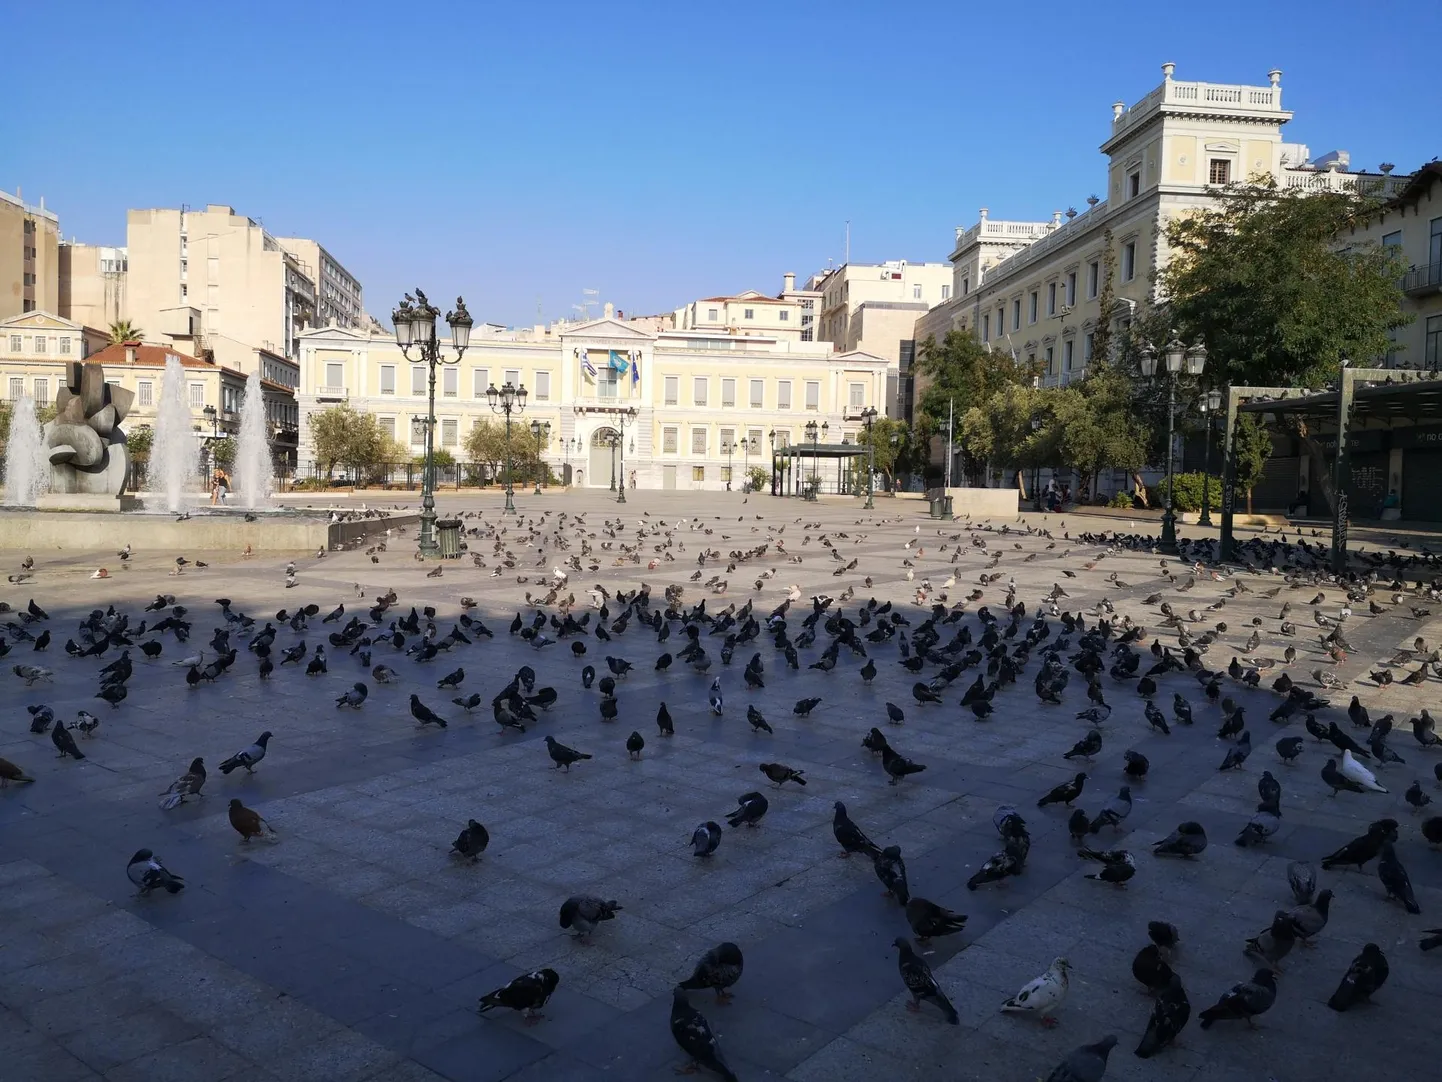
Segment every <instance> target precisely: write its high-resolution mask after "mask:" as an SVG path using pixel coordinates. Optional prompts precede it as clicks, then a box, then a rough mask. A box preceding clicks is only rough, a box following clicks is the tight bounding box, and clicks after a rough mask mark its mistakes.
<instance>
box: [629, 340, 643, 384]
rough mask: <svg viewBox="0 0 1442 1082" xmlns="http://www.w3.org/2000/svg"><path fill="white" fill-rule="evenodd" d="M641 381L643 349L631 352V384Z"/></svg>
mask: <svg viewBox="0 0 1442 1082" xmlns="http://www.w3.org/2000/svg"><path fill="white" fill-rule="evenodd" d="M640 382H641V351H640V350H639V349H638V350H633V351H632V353H631V386H632V387H635V386H636V384H638V383H640Z"/></svg>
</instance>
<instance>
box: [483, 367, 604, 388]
mask: <svg viewBox="0 0 1442 1082" xmlns="http://www.w3.org/2000/svg"><path fill="white" fill-rule="evenodd" d="M502 375H504V376H505V377H506V382H507V383H509V384H510V385H511V386H512V387H519V386H520V385H521V370H520V369H519V368H507V369H506V370H505V371H504V372H503V373H502ZM611 375H612V376H615V373H614V372H612V373H611Z"/></svg>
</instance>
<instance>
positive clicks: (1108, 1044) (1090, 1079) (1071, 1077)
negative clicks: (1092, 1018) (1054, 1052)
mask: <svg viewBox="0 0 1442 1082" xmlns="http://www.w3.org/2000/svg"><path fill="white" fill-rule="evenodd" d="M1116 1044H1117V1039H1116V1037H1114V1036H1112V1035H1111V1034H1107V1035H1106V1036H1105V1037H1103V1038H1102V1039H1101V1040H1099V1041H1097V1042H1096V1043H1094V1044H1084V1045H1082V1046H1081V1047H1080V1048H1074V1049H1072V1051H1071V1052H1070V1054H1068V1055H1067V1058H1066V1059H1064V1060H1062V1061H1061V1062H1060V1063H1058V1064H1057V1065H1056V1066H1055V1067H1054V1068H1052V1072H1051V1074H1049V1075H1047V1076H1046V1082H1101V1079H1102V1076H1103V1075H1105V1074H1106V1073H1107V1056H1109V1055H1110V1054H1111V1050H1112V1049H1113V1048H1115V1047H1116Z"/></svg>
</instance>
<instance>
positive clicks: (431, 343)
mask: <svg viewBox="0 0 1442 1082" xmlns="http://www.w3.org/2000/svg"><path fill="white" fill-rule="evenodd" d="M439 315H440V310H439V309H437V308H435V307H434V306H433V305H432V304H431V303H430V301H428V300H427V299H426V295H425V294H424V293H423V292H421V290H419V289H417V290H416V295H415V297H412V296H411V295H410V294H409V293H407V294H406V295H405V299H404V300H402V301H401V303H400V305H399V306H398V307H397V308H396V310H395V311H394V312H393V313H391V320H392V322H393V323H394V324H395V328H396V345H398V346H400V347H401V354H402V356H404V357H405V359H406V360H408V361H410V360H419V361H421V362H423V363H424V364H425V366H426V369H427V371H428V372H429V374H430V380H429V383H428V386H427V394H426V416H425V421H424V427H425V433H426V448H425V465H424V467H422V470H421V538H420V553H421V555H422V556H439V555H440V552H441V548H440V545H439V543H438V542H437V541H436V369H437V367H439V366H440V365H443V364H455V363H456V362H457V361H459V360H460V359H461V355H462V354H463V353H465V352H466V347H467V346H469V345H470V344H471V327H472V326H474V324H475V321H474V320H473V319H471V314H470V313H469V312H467V311H466V302H465V301H463V300H462V299H461V298H460V297H457V298H456V310H455V311H454V312H447V313H446V323H448V324H449V325H450V328H451V347H452V348H453V349H454V350H455V351H456V355H455V356H454V357H445V356H443V355H442V354H441V348H440V342H439V341H438V340H437V339H436V317H437V316H439ZM412 349H414V350H416V352H417V356H416V357H415V358H412V357H411V350H412ZM523 393H524V392H523ZM508 420H509V418H508ZM509 502H510V500H509V496H508V497H507V503H509Z"/></svg>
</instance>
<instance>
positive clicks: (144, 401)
mask: <svg viewBox="0 0 1442 1082" xmlns="http://www.w3.org/2000/svg"><path fill="white" fill-rule="evenodd" d="M136 388H137V390H138V392H139V398H140V404H141V405H142V406H153V405H155V384H153V383H151V382H150V380H148V379H143V380H141V381H140V382H139V383H138V384H136Z"/></svg>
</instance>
